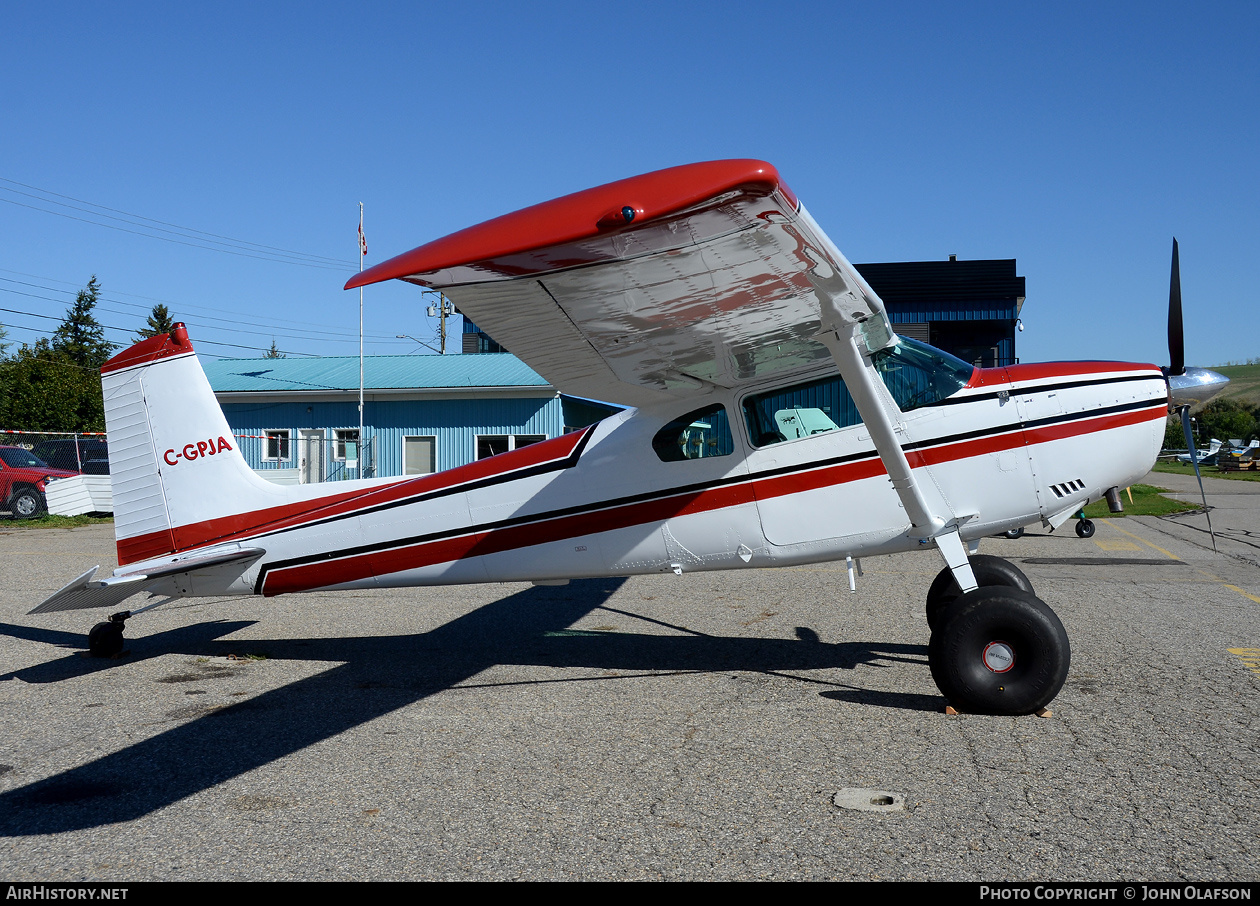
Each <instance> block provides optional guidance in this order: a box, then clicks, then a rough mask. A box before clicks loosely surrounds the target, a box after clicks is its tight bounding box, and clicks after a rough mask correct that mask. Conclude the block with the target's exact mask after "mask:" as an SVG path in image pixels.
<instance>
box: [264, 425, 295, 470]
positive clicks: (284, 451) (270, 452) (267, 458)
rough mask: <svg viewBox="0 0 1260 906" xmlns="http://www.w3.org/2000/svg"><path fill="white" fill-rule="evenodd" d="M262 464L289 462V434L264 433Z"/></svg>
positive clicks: (286, 432)
mask: <svg viewBox="0 0 1260 906" xmlns="http://www.w3.org/2000/svg"><path fill="white" fill-rule="evenodd" d="M263 437H264V438H265V440H264V441H263V462H288V461H289V432H288V431H264V432H263Z"/></svg>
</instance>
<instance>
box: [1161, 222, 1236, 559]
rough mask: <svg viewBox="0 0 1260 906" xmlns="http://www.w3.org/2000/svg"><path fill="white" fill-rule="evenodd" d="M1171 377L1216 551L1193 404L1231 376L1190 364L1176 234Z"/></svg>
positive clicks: (1170, 291)
mask: <svg viewBox="0 0 1260 906" xmlns="http://www.w3.org/2000/svg"><path fill="white" fill-rule="evenodd" d="M1164 373H1165V376H1166V377H1167V378H1168V398H1169V405H1170V406H1176V407H1177V414H1178V415H1179V416H1180V418H1181V430H1182V431H1183V432H1184V433H1185V435H1186V446H1187V447H1189V448H1190V463H1191V465H1193V466H1194V477H1195V478H1196V479H1198V482H1199V496H1200V497H1202V498H1203V512H1204V514H1206V516H1207V524H1208V534H1209V535H1210V536H1211V538H1212V551H1213V552H1215V551H1216V532H1214V531H1213V530H1212V510H1211V509H1210V508H1209V507H1208V502H1207V493H1206V492H1205V491H1204V490H1203V475H1202V474H1201V473H1200V472H1199V451H1198V448H1197V447H1196V446H1195V442H1194V437H1193V436H1192V435H1191V433H1190V407H1191V406H1192V405H1194V404H1196V403H1205V402H1207V401H1208V400H1210V399H1211V398H1212V397H1214V396H1216V394H1218V393H1220V392H1221V391H1222V390H1224V389H1225V385H1226V384H1228V383H1229V378H1227V377H1225V376H1224V375H1223V374H1217V373H1216V372H1215V371H1209V370H1208V369H1206V368H1187V367H1186V333H1185V325H1184V323H1183V321H1182V317H1181V265H1180V264H1179V262H1178V256H1177V240H1176V238H1175V237H1174V238H1173V249H1172V276H1171V277H1170V278H1169V283H1168V369H1167V370H1166V371H1165V372H1164Z"/></svg>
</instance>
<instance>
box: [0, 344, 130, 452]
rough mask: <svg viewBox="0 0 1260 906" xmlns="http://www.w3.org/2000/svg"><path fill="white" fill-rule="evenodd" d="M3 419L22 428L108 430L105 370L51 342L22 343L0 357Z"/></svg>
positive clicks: (0, 416)
mask: <svg viewBox="0 0 1260 906" xmlns="http://www.w3.org/2000/svg"><path fill="white" fill-rule="evenodd" d="M0 425H3V426H4V427H6V428H15V429H18V430H22V431H104V430H105V404H104V399H103V398H102V396H101V375H100V371H99V370H98V369H96V368H92V367H88V366H84V365H80V364H78V363H77V362H75V361H73V359H72V358H71V357H70V354H69V353H68V352H65V351H61V350H58V349H56V348H54V347H53V345H52V343H50V342H49V340H48V339H47V338H46V337H41V338H40V339H39V340H37V341H36V342H35V345H34V346H28V345H27V344H25V343H23V344H22V346H21V348H19V349H18V351H17V352H16V353H15V354H14V355H13V356H12V357H10V358H8V359H6V360H5V361H4V362H3V363H0Z"/></svg>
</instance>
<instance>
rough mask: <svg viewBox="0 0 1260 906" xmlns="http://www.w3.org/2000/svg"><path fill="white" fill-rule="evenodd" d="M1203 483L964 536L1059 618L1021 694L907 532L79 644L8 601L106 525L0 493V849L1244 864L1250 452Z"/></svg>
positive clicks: (386, 595)
mask: <svg viewBox="0 0 1260 906" xmlns="http://www.w3.org/2000/svg"><path fill="white" fill-rule="evenodd" d="M1165 479H1170V480H1171V481H1176V480H1177V479H1176V478H1175V477H1174V476H1163V475H1156V476H1152V477H1151V478H1150V479H1148V483H1156V484H1158V483H1160V481H1161V480H1165ZM1171 481H1170V482H1169V483H1171ZM1218 484H1219V485H1221V487H1216V486H1214V487H1213V488H1212V490H1211V491H1210V492H1209V493H1210V494H1212V497H1211V500H1212V502H1213V505H1214V506H1215V507H1216V509H1214V510H1213V513H1212V517H1213V525H1214V528H1215V529H1216V530H1217V531H1218V532H1219V533H1222V534H1223V535H1225V536H1226V541H1225V543H1222V545H1221V547H1222V551H1223V553H1219V554H1214V553H1212V551H1211V549H1210V544H1209V543H1208V540H1207V538H1206V534H1205V531H1204V530H1201V529H1200V526H1203V528H1204V529H1205V520H1204V518H1203V516H1202V515H1201V514H1200V515H1197V516H1190V517H1180V518H1178V519H1156V518H1153V517H1138V518H1127V519H1123V520H1106V521H1101V520H1100V521H1099V522H1098V531H1097V533H1096V534H1095V536H1094V537H1093V538H1092V539H1089V540H1082V539H1080V538H1077V537H1076V535H1075V534H1074V533H1073V532H1072V531H1071V526H1070V524H1069V526H1066V527H1065V528H1064V529H1061V530H1060V531H1058V532H1056V533H1054V534H1047V533H1045V532H1042V531H1040V530H1037V531H1032V532H1029V533H1028V534H1026V535H1025V536H1024V537H1023V538H1021V539H1018V540H1014V541H1010V540H1005V539H998V538H993V539H986V540H985V541H984V542H983V543H982V548H981V550H982V552H984V553H990V554H997V555H999V556H1005V557H1008V558H1010V559H1012V560H1013V561H1014V562H1015V563H1017V564H1018V565H1019V566H1020V567H1021V568H1022V569H1023V570H1024V571H1025V572H1026V573H1027V574H1028V576H1029V577H1030V578H1031V579H1032V581H1033V583H1034V585H1035V586H1036V589H1037V592H1038V594H1039V595H1040V596H1041V597H1042V598H1043V599H1045V600H1046V601H1047V602H1048V603H1049V604H1050V605H1051V606H1052V607H1053V608H1054V609H1055V610H1056V612H1057V613H1058V614H1059V616H1060V618H1061V619H1062V620H1063V622H1064V624H1065V625H1066V627H1067V630H1068V633H1069V636H1070V638H1071V641H1072V669H1071V673H1070V675H1069V678H1068V681H1067V685H1066V686H1065V687H1064V689H1063V691H1062V692H1061V693H1060V695H1059V697H1058V698H1057V699H1056V701H1055V702H1054V703H1053V704H1052V706H1051V707H1052V709H1053V714H1052V715H1051V716H1049V717H1045V718H1039V717H1019V718H1005V717H984V716H976V715H947V714H946V713H945V711H944V701H943V699H942V698H941V696H940V693H939V692H938V691H937V689H936V687H935V686H934V685H933V683H932V679H931V676H930V674H929V672H928V668H927V642H928V629H927V624H926V622H925V620H924V617H923V598H924V595H925V593H926V589H927V586H928V584H929V583H930V582H931V579H932V577H933V576H934V575H935V574H936V572H937V571H938V569H939V568H940V561H939V558H938V557H937V556H936V555H934V554H931V553H927V554H919V555H904V556H897V557H888V558H882V559H878V560H870V561H867V562H865V563H864V564H863V566H864V568H865V575H864V576H863V577H861V578H859V580H858V589H857V592H856V593H850V592H849V590H848V584H847V578H846V574H845V570H844V565H843V564H829V565H821V566H813V567H802V568H794V569H786V570H753V571H745V572H734V573H693V574H687V575H684V576H681V577H679V576H674V575H665V576H652V577H636V578H630V579H624V580H622V579H610V580H590V581H584V582H575V583H573V584H571V585H568V586H564V587H558V588H541V587H533V586H530V585H483V586H469V587H462V588H452V589H413V590H404V591H391V592H359V593H349V594H334V593H320V594H310V595H294V596H287V597H281V598H273V599H269V600H263V599H259V598H233V599H214V600H210V599H198V600H189V601H184V602H176V603H172V604H170V605H166V606H164V607H161V608H158V609H156V610H153V611H151V612H149V613H146V614H142V615H140V616H138V617H136V618H134V619H133V620H132V621H130V623H129V624H128V631H127V648H126V651H125V653H124V654H123V655H122V656H120V657H119V658H117V659H112V660H106V661H101V660H96V659H92V658H88V657H86V656H84V655H83V653H82V650H81V649H82V648H83V646H84V645H85V640H84V633H86V631H87V629H88V628H89V627H90V626H91V624H92V623H93V622H95V620H97V619H100V618H101V615H102V614H103V613H104V612H100V611H79V612H69V613H55V614H46V615H39V616H27V615H26V612H27V611H28V610H30V609H31V608H32V607H34V606H35V605H36V604H37V603H39V602H40V601H41V600H42V599H43V598H44V597H46V596H47V595H48V594H49V593H51V592H52V591H54V590H56V589H57V588H59V587H60V586H61V585H63V584H65V583H66V582H67V581H69V580H70V579H71V578H73V577H74V576H76V575H78V574H79V573H81V572H83V570H85V569H86V568H87V567H89V566H91V565H92V564H94V563H100V564H102V566H103V567H106V568H112V566H113V563H114V561H113V559H112V558H113V536H112V527H111V526H108V525H105V526H90V527H86V528H79V529H72V530H49V529H26V528H21V527H19V526H15V525H13V524H11V523H0V562H3V563H4V571H3V575H4V581H3V583H0V731H2V732H0V878H4V879H6V880H9V881H23V880H28V881H42V882H49V883H60V882H72V881H83V880H93V881H140V880H154V879H172V880H218V879H234V880H264V879H296V880H323V879H338V880H372V879H390V880H428V879H432V880H452V879H467V880H506V879H522V880H525V879H537V880H550V879H573V880H643V879H668V880H749V879H770V880H870V879H908V880H933V879H940V880H945V879H948V880H973V881H974V880H984V881H1002V880H1033V881H1043V880H1091V881H1098V880H1113V879H1122V880H1150V881H1182V880H1192V881H1197V880H1229V881H1253V882H1254V881H1256V880H1260V759H1258V758H1257V754H1258V752H1257V750H1258V748H1260V565H1257V561H1258V560H1260V557H1257V556H1256V554H1257V553H1260V551H1257V549H1256V548H1254V547H1253V546H1252V545H1251V544H1250V539H1251V538H1252V535H1250V534H1248V533H1250V532H1254V531H1255V530H1256V529H1258V528H1260V493H1257V492H1260V486H1256V485H1250V484H1244V483H1241V482H1224V481H1218ZM1253 489H1254V490H1253ZM1196 493H1197V491H1196ZM1196 520H1197V523H1196ZM838 803H839V804H838Z"/></svg>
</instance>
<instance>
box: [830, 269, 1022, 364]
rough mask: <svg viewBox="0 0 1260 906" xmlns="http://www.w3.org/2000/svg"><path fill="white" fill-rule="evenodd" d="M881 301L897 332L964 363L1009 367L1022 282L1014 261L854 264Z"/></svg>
mask: <svg viewBox="0 0 1260 906" xmlns="http://www.w3.org/2000/svg"><path fill="white" fill-rule="evenodd" d="M854 267H856V268H857V270H858V273H860V274H861V275H862V276H863V277H864V278H865V279H866V282H867V283H869V284H870V285H871V289H873V290H875V292H876V293H877V294H878V295H879V297H880V298H881V299H883V300H884V305H885V306H886V307H887V308H888V317H889V319H890V320H891V321H892V322H893V329H894V330H896V331H897V333H899V334H901V335H903V336H907V337H912V338H913V339H916V340H923V341H924V342H926V343H931V344H932V345H933V346H935V347H936V348H937V349H944V350H945V351H946V352H950V353H953V354H954V355H956V356H958V358H960V359H962V360H963V361H965V362H970V363H972V364H973V365H979V366H981V367H984V368H992V367H994V366H995V365H1014V364H1016V363H1017V362H1018V361H1019V359H1018V357H1017V354H1016V352H1015V333H1016V325H1017V324H1018V323H1019V313H1020V309H1021V308H1022V307H1023V305H1024V278H1023V277H1020V276H1018V275H1017V274H1016V273H1015V259H1014V258H1002V259H981V260H976V261H959V260H957V257H956V256H954V255H950V256H949V260H948V261H894V262H888V263H885V264H855V265H854Z"/></svg>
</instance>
